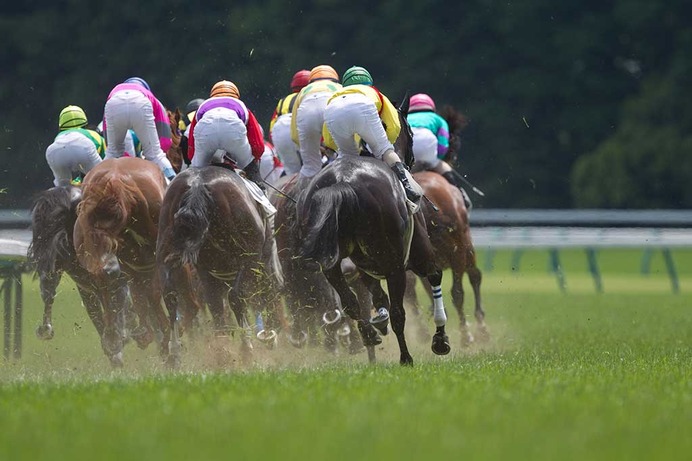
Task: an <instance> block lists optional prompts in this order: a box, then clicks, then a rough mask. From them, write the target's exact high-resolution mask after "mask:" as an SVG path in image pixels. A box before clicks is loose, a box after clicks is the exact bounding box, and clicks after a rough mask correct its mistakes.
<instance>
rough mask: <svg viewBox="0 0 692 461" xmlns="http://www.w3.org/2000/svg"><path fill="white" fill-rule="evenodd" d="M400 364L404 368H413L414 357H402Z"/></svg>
mask: <svg viewBox="0 0 692 461" xmlns="http://www.w3.org/2000/svg"><path fill="white" fill-rule="evenodd" d="M399 363H400V364H401V365H403V366H406V367H412V366H413V357H411V356H410V355H409V356H408V357H401V358H400V359H399Z"/></svg>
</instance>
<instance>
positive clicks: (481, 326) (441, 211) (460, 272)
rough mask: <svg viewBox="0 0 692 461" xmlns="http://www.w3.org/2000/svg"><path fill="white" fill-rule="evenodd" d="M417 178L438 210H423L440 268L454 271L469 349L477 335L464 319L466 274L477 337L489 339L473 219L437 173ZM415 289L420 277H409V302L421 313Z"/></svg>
mask: <svg viewBox="0 0 692 461" xmlns="http://www.w3.org/2000/svg"><path fill="white" fill-rule="evenodd" d="M413 177H414V178H415V179H416V181H417V182H418V184H420V185H421V187H422V188H423V191H424V192H425V196H426V197H427V198H428V199H429V200H430V202H432V203H433V204H435V206H436V207H437V208H438V209H437V210H435V209H433V207H432V206H431V205H430V204H429V203H427V202H426V203H425V204H424V206H423V213H424V215H425V221H426V224H427V229H428V235H429V236H430V241H431V243H432V245H433V247H434V249H435V260H436V262H437V265H438V266H439V267H441V268H443V269H446V268H451V269H452V275H453V281H452V301H453V302H454V307H455V308H456V310H457V313H458V314H459V324H460V326H461V332H462V338H461V343H462V346H468V345H469V344H470V343H471V342H473V335H472V334H471V332H470V331H469V328H468V323H467V322H466V316H465V315H464V287H463V284H462V279H463V276H464V274H465V273H466V274H468V276H469V281H470V282H471V287H472V289H473V295H474V299H475V306H476V309H475V317H476V322H477V333H478V335H479V337H480V338H481V339H483V340H486V339H488V338H489V334H488V330H487V328H486V326H485V321H484V319H485V312H484V311H483V308H482V307H481V279H482V274H481V271H480V269H478V266H477V264H476V250H475V249H474V247H473V241H472V239H471V227H470V225H469V215H468V212H467V210H466V206H465V205H464V198H463V196H462V195H461V191H460V190H459V189H458V188H456V187H454V186H452V185H451V184H449V182H447V180H446V179H445V178H444V177H442V176H441V175H440V174H438V173H435V172H431V171H423V172H419V173H415V174H414V175H413ZM423 283H424V284H425V285H426V288H427V291H428V294H429V295H432V292H431V291H430V285H429V284H428V283H427V281H426V280H425V279H423ZM415 287H416V277H415V275H413V274H409V276H408V283H407V289H406V300H407V301H408V304H410V305H411V306H412V307H413V308H414V309H416V312H418V311H419V306H418V299H417V296H416V289H415Z"/></svg>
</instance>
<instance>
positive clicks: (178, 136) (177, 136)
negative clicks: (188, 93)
mask: <svg viewBox="0 0 692 461" xmlns="http://www.w3.org/2000/svg"><path fill="white" fill-rule="evenodd" d="M166 112H167V113H168V121H169V126H170V127H171V147H170V148H169V149H168V150H167V151H166V158H168V161H169V162H171V166H172V167H173V170H175V172H176V173H180V170H181V168H182V167H183V150H182V148H181V147H180V141H181V140H182V138H183V134H182V133H181V131H180V119H181V117H182V115H181V114H180V109H177V108H176V109H175V112H174V111H171V110H167V111H166Z"/></svg>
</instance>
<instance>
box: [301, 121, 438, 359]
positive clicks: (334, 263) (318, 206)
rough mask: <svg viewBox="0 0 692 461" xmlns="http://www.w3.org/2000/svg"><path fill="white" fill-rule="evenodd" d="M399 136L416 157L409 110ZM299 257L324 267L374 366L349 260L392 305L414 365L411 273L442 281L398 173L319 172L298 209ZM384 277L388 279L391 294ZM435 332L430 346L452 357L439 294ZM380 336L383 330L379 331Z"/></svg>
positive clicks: (360, 164) (403, 150) (379, 300)
mask: <svg viewBox="0 0 692 461" xmlns="http://www.w3.org/2000/svg"><path fill="white" fill-rule="evenodd" d="M399 118H400V121H401V123H402V130H401V134H400V135H399V139H397V142H396V144H395V149H396V151H397V152H398V153H399V156H400V157H402V158H410V156H411V151H412V148H411V146H412V135H411V131H410V128H409V127H408V123H406V118H405V110H404V111H400V113H399ZM297 226H298V236H299V238H300V242H301V247H300V248H301V250H300V255H301V257H302V259H303V263H304V264H306V265H312V267H313V269H314V270H321V271H323V272H324V274H325V275H326V277H327V279H328V280H329V282H330V283H331V284H332V286H333V287H334V289H335V290H336V291H337V293H338V294H339V297H340V298H341V303H342V306H343V308H344V311H345V312H346V313H347V314H348V315H349V316H350V317H352V318H354V319H356V320H357V322H358V329H359V331H360V332H361V335H362V337H363V343H364V344H365V346H366V348H367V349H368V356H369V359H370V361H374V360H375V356H374V346H375V345H377V344H379V343H380V342H381V339H380V338H379V336H378V334H377V331H376V330H375V328H374V326H373V324H372V323H371V322H370V312H369V311H370V308H369V306H367V305H365V304H363V305H362V306H361V304H359V302H358V299H357V298H356V296H355V294H354V293H353V291H351V289H350V288H349V286H348V284H347V282H346V279H345V277H344V274H343V272H342V270H341V265H340V263H341V261H342V260H343V259H344V258H347V257H350V258H351V260H352V261H353V263H354V264H355V266H356V267H357V268H358V269H359V271H360V273H361V276H362V278H363V281H364V282H365V284H366V285H367V286H368V287H369V288H370V291H371V293H372V294H373V301H374V302H375V305H376V306H385V307H391V322H392V329H393V330H394V333H395V334H396V337H397V341H398V343H399V351H400V359H399V361H400V363H401V364H412V363H413V358H412V357H411V354H410V353H409V351H408V346H407V345H406V338H405V336H404V325H405V321H406V314H405V312H404V308H403V298H404V291H405V289H406V270H407V269H411V270H413V271H414V272H415V273H416V274H418V275H420V276H425V277H428V280H429V281H430V283H431V285H433V286H435V287H438V288H439V286H440V284H441V282H442V271H441V270H439V269H438V268H437V267H436V266H435V261H434V254H433V249H432V245H431V244H430V240H429V239H428V236H427V231H426V229H425V221H424V219H423V216H422V215H421V214H420V213H416V214H415V215H412V214H411V213H410V212H409V210H408V207H407V205H406V200H405V195H404V191H403V188H402V187H401V184H400V182H399V180H398V179H397V177H396V176H395V174H394V173H393V172H392V170H391V169H390V168H389V167H388V166H387V165H385V163H384V162H382V161H381V160H377V159H374V158H367V157H355V158H351V157H344V158H339V159H337V160H335V161H334V162H333V163H332V164H330V165H328V166H327V167H325V168H324V169H323V170H322V171H321V172H320V173H318V174H317V175H316V176H315V177H314V178H313V180H312V181H311V182H310V184H309V185H308V187H307V189H306V191H305V192H304V193H303V194H301V196H300V199H299V201H298V211H297ZM379 279H386V280H387V287H388V291H389V297H388V299H387V296H386V295H385V294H384V291H383V290H382V288H381V286H380V282H379ZM435 319H436V326H437V331H436V333H435V335H434V336H433V343H432V349H433V352H435V353H436V354H447V353H449V350H450V347H449V340H448V338H447V335H446V333H445V328H444V325H445V323H446V314H445V312H444V305H443V303H442V296H441V293H439V292H437V293H436V311H435ZM381 331H382V330H381Z"/></svg>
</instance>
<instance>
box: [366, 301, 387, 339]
mask: <svg viewBox="0 0 692 461" xmlns="http://www.w3.org/2000/svg"><path fill="white" fill-rule="evenodd" d="M388 324H389V311H387V309H386V308H384V307H380V308H379V309H377V315H376V316H375V317H373V318H371V319H370V325H372V326H374V327H375V328H377V330H378V331H379V332H380V333H382V334H383V335H385V336H386V335H387V333H389V331H388V330H387V325H388Z"/></svg>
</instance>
